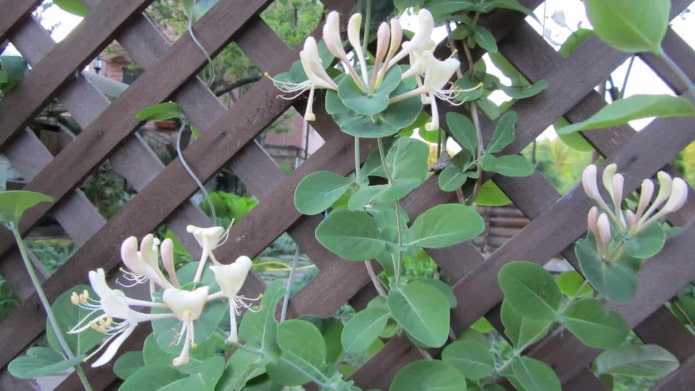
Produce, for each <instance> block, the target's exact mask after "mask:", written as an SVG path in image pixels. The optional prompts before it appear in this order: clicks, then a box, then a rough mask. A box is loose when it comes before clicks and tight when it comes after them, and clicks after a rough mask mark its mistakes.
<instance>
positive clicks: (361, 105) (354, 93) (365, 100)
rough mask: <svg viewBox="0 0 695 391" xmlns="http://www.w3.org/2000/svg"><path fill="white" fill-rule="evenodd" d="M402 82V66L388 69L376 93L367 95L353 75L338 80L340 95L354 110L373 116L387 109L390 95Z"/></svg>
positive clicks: (345, 103) (346, 104)
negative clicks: (356, 82)
mask: <svg viewBox="0 0 695 391" xmlns="http://www.w3.org/2000/svg"><path fill="white" fill-rule="evenodd" d="M370 71H371V68H370ZM400 82H401V68H400V67H397V66H396V67H393V68H391V70H389V71H388V73H387V74H386V76H385V77H384V80H383V81H382V83H381V85H380V86H379V88H378V89H377V90H376V91H374V93H372V94H367V95H365V93H364V92H363V91H362V90H361V89H360V88H359V87H358V86H357V85H356V84H355V82H354V81H353V80H352V78H351V77H343V78H341V80H340V82H338V97H339V98H340V100H341V101H342V102H343V104H344V105H345V106H346V107H348V108H349V109H351V110H353V111H354V112H356V113H358V114H362V115H366V116H372V115H375V114H378V113H381V112H382V111H384V110H386V108H387V107H388V106H389V96H390V95H391V93H392V92H393V90H395V89H396V87H398V85H399V84H400Z"/></svg>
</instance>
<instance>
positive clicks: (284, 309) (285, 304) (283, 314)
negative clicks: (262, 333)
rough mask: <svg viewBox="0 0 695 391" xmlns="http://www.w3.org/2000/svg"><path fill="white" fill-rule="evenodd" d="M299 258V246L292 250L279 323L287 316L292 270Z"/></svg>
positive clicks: (292, 276)
mask: <svg viewBox="0 0 695 391" xmlns="http://www.w3.org/2000/svg"><path fill="white" fill-rule="evenodd" d="M298 260H299V246H297V249H296V250H295V251H294V257H293V258H292V266H290V274H289V275H288V276H287V284H286V285H285V297H284V298H283V299H282V312H280V323H282V322H284V321H285V318H287V307H289V304H290V290H291V289H292V280H293V279H294V271H295V270H297V261H298Z"/></svg>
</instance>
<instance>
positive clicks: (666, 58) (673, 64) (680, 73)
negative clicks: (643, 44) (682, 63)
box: [657, 50, 695, 94]
mask: <svg viewBox="0 0 695 391" xmlns="http://www.w3.org/2000/svg"><path fill="white" fill-rule="evenodd" d="M657 55H658V56H659V57H661V58H662V59H663V60H664V61H666V64H667V65H668V66H669V68H671V69H672V70H673V71H674V72H675V73H676V75H678V78H679V79H681V81H682V82H683V83H684V84H685V87H686V88H687V89H688V90H690V92H691V93H693V94H695V84H693V81H692V80H690V78H689V77H688V75H686V74H685V72H684V71H683V69H681V67H679V66H678V64H676V62H675V61H673V59H672V58H671V57H669V55H668V54H666V52H664V51H663V50H662V51H661V53H657Z"/></svg>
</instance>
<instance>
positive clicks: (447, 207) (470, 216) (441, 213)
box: [408, 204, 485, 248]
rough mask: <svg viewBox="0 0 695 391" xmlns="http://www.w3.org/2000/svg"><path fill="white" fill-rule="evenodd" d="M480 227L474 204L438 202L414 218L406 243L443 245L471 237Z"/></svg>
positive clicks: (481, 228) (422, 245)
mask: <svg viewBox="0 0 695 391" xmlns="http://www.w3.org/2000/svg"><path fill="white" fill-rule="evenodd" d="M461 222H465V224H461ZM484 229H485V222H484V221H483V218H482V217H480V214H478V212H477V211H476V210H475V208H472V207H469V206H466V205H462V204H440V205H437V206H435V207H433V208H430V209H428V210H427V211H425V212H424V213H422V214H421V215H420V216H418V217H417V219H415V222H413V225H412V226H411V227H410V230H409V233H410V240H411V241H410V243H408V245H412V246H420V247H425V248H440V247H447V246H451V245H454V244H458V243H461V242H463V241H466V240H469V239H473V238H475V237H476V236H478V235H479V234H480V233H481V232H483V230H484Z"/></svg>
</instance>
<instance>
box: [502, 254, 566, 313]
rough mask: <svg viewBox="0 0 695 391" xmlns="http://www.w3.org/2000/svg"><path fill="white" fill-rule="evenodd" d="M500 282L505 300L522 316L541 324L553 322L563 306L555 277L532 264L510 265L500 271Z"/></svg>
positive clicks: (520, 262) (514, 263)
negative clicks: (561, 305)
mask: <svg viewBox="0 0 695 391" xmlns="http://www.w3.org/2000/svg"><path fill="white" fill-rule="evenodd" d="M498 280H499V284H500V288H502V292H504V300H505V301H508V302H509V305H510V306H512V308H513V309H514V310H515V311H517V312H518V313H520V314H523V315H524V316H526V317H528V318H531V319H539V320H553V319H555V317H556V314H557V313H556V311H557V309H558V307H559V305H560V298H561V294H560V289H559V288H558V286H557V284H556V283H555V280H554V279H553V276H552V275H551V274H550V273H549V272H548V271H546V270H545V269H543V268H542V267H541V266H539V265H537V264H535V263H532V262H523V261H515V262H510V263H508V264H506V265H504V267H502V270H500V273H499V275H498Z"/></svg>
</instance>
